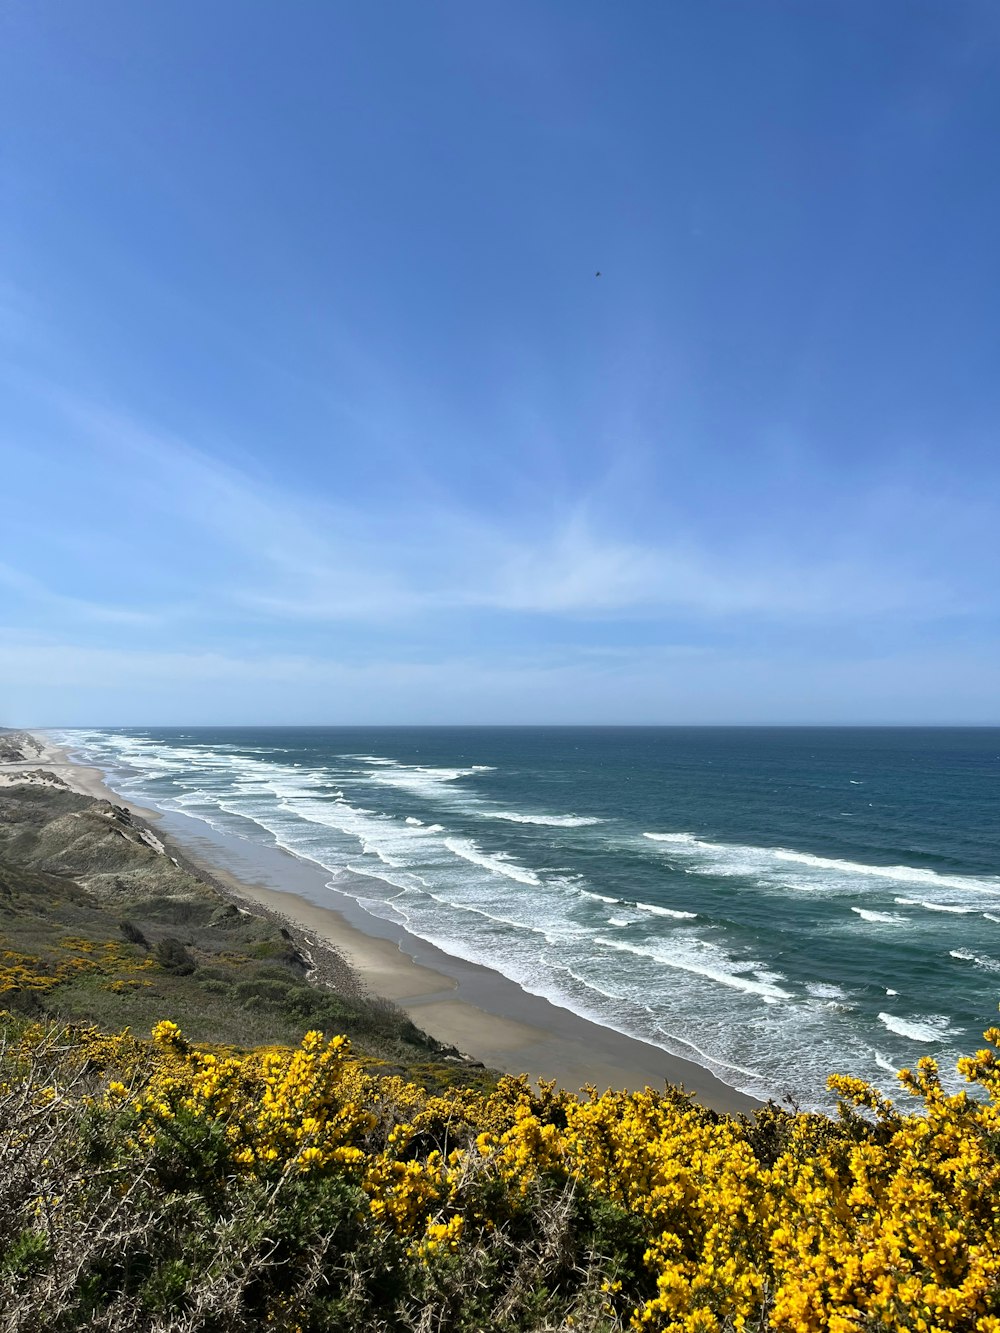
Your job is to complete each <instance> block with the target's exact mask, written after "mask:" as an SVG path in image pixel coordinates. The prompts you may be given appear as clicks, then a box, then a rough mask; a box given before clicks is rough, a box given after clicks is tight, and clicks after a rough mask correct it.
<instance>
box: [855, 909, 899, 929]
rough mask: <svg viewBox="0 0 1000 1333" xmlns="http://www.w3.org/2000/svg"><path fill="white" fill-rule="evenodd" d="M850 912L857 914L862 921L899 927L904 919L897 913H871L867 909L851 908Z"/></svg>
mask: <svg viewBox="0 0 1000 1333" xmlns="http://www.w3.org/2000/svg"><path fill="white" fill-rule="evenodd" d="M851 911H852V912H857V914H858V916H859V917H860V918H861V920H862V921H882V922H887V923H891V924H895V925H899V924H900V922H902V921H905V919H906V918H905V917H902V916H900V915H899V913H898V912H872V911H870V910H869V909H868V908H867V907H852V908H851Z"/></svg>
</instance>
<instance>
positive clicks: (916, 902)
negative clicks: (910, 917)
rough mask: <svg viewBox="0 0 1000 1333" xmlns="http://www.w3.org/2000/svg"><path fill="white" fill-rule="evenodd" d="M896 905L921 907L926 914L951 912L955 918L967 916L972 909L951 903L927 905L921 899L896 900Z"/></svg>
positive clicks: (927, 903) (973, 909)
mask: <svg viewBox="0 0 1000 1333" xmlns="http://www.w3.org/2000/svg"><path fill="white" fill-rule="evenodd" d="M895 901H896V902H897V903H900V904H902V905H903V906H905V907H923V908H925V909H926V910H927V911H928V912H952V913H954V915H955V916H968V915H969V914H970V912H974V911H975V910H976V909H975V908H974V907H958V906H956V905H955V904H953V903H929V902H926V901H925V900H924V899H923V898H896V899H895Z"/></svg>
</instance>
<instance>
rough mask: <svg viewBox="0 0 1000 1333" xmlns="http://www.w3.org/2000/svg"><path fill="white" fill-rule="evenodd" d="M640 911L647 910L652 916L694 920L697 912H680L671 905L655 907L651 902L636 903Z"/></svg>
mask: <svg viewBox="0 0 1000 1333" xmlns="http://www.w3.org/2000/svg"><path fill="white" fill-rule="evenodd" d="M635 905H636V907H637V908H638V909H639V911H640V912H649V913H651V915H653V916H672V917H674V918H675V919H676V920H678V921H694V919H695V918H696V917H697V915H698V913H697V912H681V911H679V910H678V909H676V908H673V907H657V906H655V905H654V904H653V903H636V904H635Z"/></svg>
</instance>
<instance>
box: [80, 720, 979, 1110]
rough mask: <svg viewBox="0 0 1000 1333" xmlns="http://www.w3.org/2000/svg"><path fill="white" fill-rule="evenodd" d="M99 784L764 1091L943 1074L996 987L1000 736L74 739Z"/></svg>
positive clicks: (264, 734)
mask: <svg viewBox="0 0 1000 1333" xmlns="http://www.w3.org/2000/svg"><path fill="white" fill-rule="evenodd" d="M60 739H62V740H63V741H64V742H66V743H68V744H70V745H71V746H72V747H73V749H74V750H75V751H76V752H77V753H78V754H79V755H80V756H81V757H83V758H86V759H87V760H88V761H89V762H92V763H95V764H97V765H99V766H100V767H102V768H103V769H104V770H105V771H106V773H107V774H108V778H109V782H110V784H111V785H112V786H113V787H114V788H115V789H116V790H118V791H120V792H121V793H123V794H124V795H127V796H129V797H132V798H134V799H135V800H137V801H139V802H142V803H144V804H147V805H154V806H158V807H160V808H162V809H166V810H173V811H178V812H182V813H183V814H185V815H188V816H191V817H193V818H195V819H198V820H203V821H205V822H207V823H208V824H211V825H214V826H215V827H217V828H219V829H223V830H225V831H227V832H228V833H230V834H236V835H238V836H239V837H242V838H245V839H248V840H250V841H251V842H253V841H258V842H269V843H272V844H274V843H277V844H278V845H280V846H282V847H284V848H286V849H288V850H289V851H291V852H294V853H295V854H296V855H297V856H300V857H303V858H307V859H308V860H310V861H312V862H315V863H316V864H317V865H319V866H321V867H323V868H324V869H325V871H326V872H327V873H328V875H329V880H328V886H329V891H330V895H331V897H330V901H331V905H332V906H336V905H337V902H338V899H340V897H341V895H347V896H348V897H350V898H352V899H354V900H356V901H357V902H358V903H360V904H361V905H362V907H363V908H364V909H365V910H366V911H368V912H369V913H371V914H372V915H374V916H376V917H381V918H383V919H386V920H389V921H392V922H394V923H396V924H398V925H400V926H402V927H404V928H405V929H406V930H408V931H410V932H412V934H414V935H416V936H419V937H421V938H422V939H425V940H428V941H430V942H432V943H433V944H435V945H437V946H438V947H439V948H441V949H443V950H444V951H445V952H447V953H450V954H452V955H455V956H457V957H460V958H463V959H467V960H469V961H472V962H477V963H482V964H484V965H486V966H488V967H491V968H495V969H496V970H498V971H500V972H502V973H504V974H505V975H506V976H508V977H510V978H512V979H513V980H514V981H516V982H517V983H518V984H519V985H521V986H522V987H523V988H524V989H525V990H528V991H531V992H533V993H536V994H541V995H545V996H546V997H548V998H549V999H551V1000H553V1001H555V1002H556V1003H558V1004H560V1005H563V1006H565V1007H566V1008H569V1009H572V1010H574V1011H576V1012H577V1013H580V1014H582V1015H584V1016H586V1017H589V1018H593V1019H596V1020H597V1021H599V1022H601V1023H603V1024H605V1025H607V1026H609V1027H612V1028H616V1029H618V1030H619V1031H621V1032H624V1033H628V1034H629V1035H631V1036H636V1037H640V1038H642V1039H644V1040H646V1041H649V1042H652V1043H654V1044H656V1045H659V1046H662V1047H664V1048H665V1049H667V1050H670V1051H672V1052H673V1053H675V1054H677V1055H681V1056H684V1057H686V1058H689V1059H694V1060H697V1061H698V1062H700V1063H701V1064H703V1065H706V1066H707V1067H709V1068H710V1069H711V1070H712V1071H713V1072H714V1073H716V1074H717V1075H718V1076H719V1077H721V1078H722V1079H724V1080H725V1081H726V1082H728V1083H730V1084H731V1085H733V1086H734V1087H738V1088H740V1089H742V1090H744V1091H747V1092H750V1093H753V1094H756V1095H758V1096H767V1095H772V1094H777V1095H782V1094H784V1093H785V1092H786V1091H791V1092H792V1093H793V1094H794V1095H796V1096H797V1097H798V1098H799V1099H800V1101H801V1103H802V1104H803V1105H807V1106H828V1105H829V1098H828V1095H827V1094H826V1092H825V1088H824V1084H825V1078H826V1075H827V1073H829V1072H831V1071H833V1070H842V1071H846V1072H850V1073H854V1074H858V1075H861V1076H864V1077H866V1078H868V1079H870V1080H872V1081H873V1082H875V1083H876V1084H878V1085H880V1086H881V1087H883V1088H884V1089H885V1090H887V1091H889V1092H891V1091H892V1090H893V1089H894V1087H895V1080H894V1078H893V1076H892V1071H894V1070H895V1069H896V1068H898V1067H899V1066H900V1065H901V1064H912V1063H913V1062H914V1061H915V1060H916V1059H918V1058H919V1057H920V1056H922V1055H932V1056H935V1057H936V1058H938V1059H939V1060H941V1062H942V1064H943V1065H944V1066H950V1065H951V1063H952V1062H953V1060H954V1058H955V1057H956V1056H957V1055H958V1054H960V1053H962V1052H964V1051H967V1050H971V1049H974V1048H975V1047H976V1046H977V1045H979V1044H981V1041H980V1038H981V1033H982V1030H983V1028H984V1027H986V1026H988V1025H990V1024H992V1023H993V1022H994V1021H995V1020H996V1018H997V1001H998V999H1000V729H996V728H992V729H956V730H951V729H901V728H893V729H884V730H882V729H867V728H866V729H856V730H855V729H847V728H836V729H804V728H803V729H800V728H775V729H769V728H732V729H727V728H621V729H617V728H579V729H576V728H551V729H550V728H537V727H535V728H496V729H493V728H440V727H438V728H426V729H424V728H353V727H352V728H314V729H312V728H310V729H305V728H292V729H279V728H241V729H231V728H226V729H185V730H164V729H152V730H140V729H127V730H120V729H119V730H107V731H74V732H66V733H63V735H62V736H61V737H60Z"/></svg>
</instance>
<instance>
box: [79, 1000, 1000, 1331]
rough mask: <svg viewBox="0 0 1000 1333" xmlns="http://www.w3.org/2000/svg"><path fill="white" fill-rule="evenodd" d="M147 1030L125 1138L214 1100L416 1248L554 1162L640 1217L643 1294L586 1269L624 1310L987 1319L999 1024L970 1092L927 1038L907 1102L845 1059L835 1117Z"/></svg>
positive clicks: (433, 1250)
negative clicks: (930, 1049)
mask: <svg viewBox="0 0 1000 1333" xmlns="http://www.w3.org/2000/svg"><path fill="white" fill-rule="evenodd" d="M153 1037H154V1043H155V1051H156V1053H157V1055H156V1060H155V1064H154V1071H153V1073H152V1074H151V1075H150V1076H149V1077H148V1078H147V1079H146V1080H145V1082H144V1084H143V1085H142V1086H141V1087H137V1086H136V1085H135V1084H134V1083H133V1084H132V1085H131V1091H128V1092H127V1091H126V1085H125V1084H124V1083H123V1082H121V1081H120V1080H114V1081H112V1082H110V1083H109V1084H108V1087H107V1097H106V1104H107V1106H108V1109H109V1111H110V1112H112V1113H118V1114H127V1115H131V1116H134V1118H135V1120H136V1121H137V1125H136V1128H135V1133H136V1137H137V1141H140V1142H141V1141H143V1140H144V1137H145V1141H152V1140H154V1139H155V1136H156V1135H157V1134H158V1133H160V1132H166V1131H167V1127H168V1126H170V1125H173V1127H174V1131H175V1132H176V1129H177V1124H178V1123H179V1122H183V1121H184V1120H185V1119H193V1120H195V1121H204V1120H210V1121H211V1122H212V1124H213V1125H214V1126H216V1127H217V1128H218V1130H219V1132H220V1134H221V1135H222V1136H223V1140H224V1142H225V1144H226V1145H228V1150H229V1154H230V1161H231V1164H232V1169H233V1170H234V1171H238V1172H250V1173H258V1174H263V1175H266V1174H267V1173H275V1172H284V1171H286V1170H287V1171H293V1172H296V1173H304V1174H306V1175H310V1174H313V1173H323V1172H326V1173H331V1172H334V1173H337V1174H340V1175H346V1176H348V1177H349V1178H350V1180H351V1181H352V1182H353V1184H354V1185H355V1186H357V1187H358V1188H359V1189H360V1191H361V1194H360V1196H359V1197H361V1198H362V1199H363V1200H367V1205H366V1206H367V1209H368V1211H369V1213H370V1217H371V1219H372V1222H373V1223H374V1224H375V1225H377V1226H383V1227H385V1228H386V1229H387V1230H389V1231H391V1232H394V1233H396V1234H397V1235H399V1236H400V1237H403V1238H404V1240H405V1241H406V1243H407V1245H408V1248H409V1251H410V1253H411V1254H412V1255H414V1256H416V1257H417V1259H418V1261H419V1262H422V1263H427V1264H434V1263H437V1262H439V1261H440V1260H441V1256H446V1255H449V1254H454V1253H456V1252H459V1251H461V1249H462V1247H463V1246H464V1245H466V1244H473V1243H475V1239H476V1237H478V1236H481V1235H483V1234H485V1233H488V1232H490V1231H492V1230H493V1229H494V1228H495V1227H502V1226H503V1225H505V1218H506V1217H513V1216H515V1215H516V1214H517V1212H518V1210H519V1209H522V1208H524V1207H525V1206H526V1204H525V1201H526V1200H527V1199H529V1198H530V1197H531V1195H532V1192H533V1191H537V1190H538V1189H540V1188H544V1187H545V1185H546V1183H549V1184H556V1185H559V1186H560V1187H562V1188H566V1189H571V1188H585V1189H587V1190H589V1191H592V1192H593V1193H594V1194H596V1195H598V1196H600V1197H602V1198H603V1199H604V1200H606V1201H607V1203H608V1204H609V1205H612V1206H614V1207H615V1208H617V1209H619V1210H621V1212H622V1214H625V1215H628V1216H629V1217H630V1218H632V1219H634V1220H635V1222H636V1223H637V1224H638V1225H639V1226H640V1227H641V1233H642V1235H643V1236H644V1237H645V1240H644V1242H643V1243H644V1245H645V1253H644V1257H643V1263H644V1265H645V1268H646V1271H647V1274H648V1278H649V1283H650V1286H649V1288H648V1289H647V1296H646V1298H645V1299H643V1300H641V1301H636V1300H633V1302H632V1303H631V1304H629V1303H628V1301H627V1290H624V1289H623V1285H622V1283H621V1281H619V1280H618V1279H617V1278H614V1279H609V1280H608V1281H606V1282H605V1283H604V1284H603V1286H602V1287H601V1293H602V1294H601V1299H602V1300H603V1301H605V1302H606V1304H605V1306H604V1309H605V1311H606V1312H607V1315H608V1317H609V1318H612V1319H614V1320H616V1321H620V1320H622V1319H624V1320H625V1321H626V1322H630V1323H631V1325H632V1327H633V1328H634V1329H636V1330H649V1331H653V1330H656V1331H658V1333H723V1330H727V1331H728V1330H736V1333H742V1330H748V1331H749V1330H757V1329H761V1328H764V1327H766V1328H767V1329H769V1330H772V1333H867V1331H868V1330H912V1331H913V1333H973V1330H974V1331H975V1333H1000V1317H998V1315H1000V1056H998V1052H997V1045H998V1043H1000V1030H998V1029H993V1030H991V1031H990V1032H989V1033H987V1040H988V1042H989V1043H990V1045H989V1047H988V1048H987V1049H984V1050H982V1051H979V1052H977V1053H976V1054H975V1055H974V1056H970V1057H968V1058H966V1059H963V1060H962V1061H960V1063H959V1070H960V1072H961V1074H962V1075H963V1076H964V1078H965V1079H966V1080H967V1081H968V1083H969V1084H970V1085H971V1087H972V1094H970V1092H966V1091H961V1092H958V1093H954V1094H949V1093H947V1092H946V1091H945V1090H944V1088H943V1086H942V1084H941V1081H940V1079H939V1077H938V1071H937V1067H936V1066H935V1064H934V1062H933V1061H932V1060H922V1061H920V1063H919V1064H918V1065H917V1067H916V1069H915V1070H912V1071H910V1070H903V1071H902V1072H901V1073H900V1075H899V1079H900V1083H901V1086H902V1088H903V1090H904V1091H905V1092H906V1093H907V1094H908V1095H909V1096H911V1097H912V1098H913V1099H914V1102H915V1105H916V1110H914V1111H910V1112H904V1111H902V1110H900V1109H899V1108H898V1107H897V1106H896V1105H894V1104H893V1103H892V1102H891V1101H889V1100H888V1099H887V1098H885V1097H884V1096H882V1095H881V1094H879V1093H878V1092H877V1091H876V1090H875V1089H873V1088H871V1087H870V1086H868V1085H867V1084H865V1083H864V1082H862V1081H860V1080H858V1079H853V1078H849V1077H842V1076H840V1077H835V1078H832V1079H831V1080H830V1085H831V1087H832V1088H833V1089H834V1090H835V1091H836V1092H837V1093H838V1095H839V1097H840V1098H841V1101H842V1110H841V1115H840V1117H839V1118H838V1119H835V1120H834V1119H830V1118H828V1117H825V1116H820V1115H812V1114H803V1113H799V1114H796V1115H792V1114H790V1113H787V1112H784V1111H781V1110H779V1109H778V1108H777V1107H774V1106H771V1107H767V1108H763V1109H762V1110H761V1111H759V1112H758V1113H757V1115H756V1116H755V1117H751V1118H742V1117H740V1118H734V1117H727V1116H720V1115H717V1114H715V1113H713V1112H711V1111H709V1110H706V1109H705V1108H703V1107H700V1106H698V1105H697V1104H696V1103H694V1102H693V1101H692V1100H690V1099H689V1098H688V1097H687V1096H685V1095H683V1094H681V1093H678V1092H676V1091H673V1090H670V1089H668V1090H667V1091H666V1092H662V1093H661V1092H657V1091H654V1090H652V1089H650V1088H647V1089H645V1090H644V1091H642V1092H605V1093H603V1094H602V1093H598V1092H597V1090H596V1089H593V1088H591V1089H588V1090H586V1091H585V1093H584V1094H582V1095H580V1096H576V1095H572V1094H569V1093H566V1092H562V1091H558V1090H557V1089H556V1088H555V1087H554V1085H552V1084H543V1085H542V1087H541V1089H540V1091H538V1092H537V1093H536V1092H533V1091H532V1089H531V1087H530V1086H529V1084H528V1082H527V1080H526V1079H514V1078H503V1079H501V1080H500V1081H499V1083H498V1085H497V1086H496V1088H495V1089H494V1090H493V1091H492V1092H490V1093H488V1094H480V1093H475V1092H470V1091H467V1090H459V1091H456V1092H454V1093H452V1094H449V1095H447V1096H428V1095H427V1094H426V1093H425V1092H424V1091H423V1090H422V1089H420V1088H419V1087H416V1086H415V1085H413V1084H409V1083H406V1082H405V1081H403V1080H402V1079H399V1078H394V1077H384V1076H382V1077H380V1076H378V1075H376V1074H370V1073H367V1072H365V1070H364V1069H363V1068H362V1067H361V1065H360V1064H358V1063H357V1062H356V1061H355V1060H354V1059H352V1057H351V1054H350V1046H349V1043H348V1042H347V1041H346V1040H345V1039H344V1038H342V1037H334V1038H333V1039H332V1040H327V1039H326V1038H324V1037H323V1035H322V1034H321V1033H319V1032H309V1033H307V1034H306V1036H305V1037H304V1038H303V1040H302V1042H301V1045H300V1046H299V1047H298V1048H297V1049H295V1050H262V1051H257V1052H252V1053H250V1054H246V1055H238V1054H236V1055H234V1054H215V1053H213V1052H210V1051H205V1050H200V1049H197V1048H194V1047H192V1046H191V1045H190V1044H189V1043H188V1042H187V1041H186V1040H185V1039H184V1037H183V1034H182V1033H181V1031H180V1029H179V1028H178V1027H177V1026H176V1024H174V1023H171V1022H169V1021H166V1020H165V1021H163V1022H161V1023H158V1024H157V1025H156V1027H155V1028H154V1030H153ZM88 1040H90V1041H93V1042H94V1043H95V1046H96V1044H97V1043H98V1041H99V1040H103V1041H106V1040H107V1039H99V1038H98V1037H97V1035H96V1034H92V1035H91V1036H90V1037H89V1038H88ZM133 1098H134V1100H131V1099H133ZM765 1144H769V1145H770V1147H769V1148H765V1147H762V1145H765ZM484 1182H485V1184H489V1189H485V1188H484ZM486 1198H489V1200H490V1203H489V1204H488V1205H487V1204H485V1203H484V1199H486ZM649 1291H652V1293H653V1294H651V1295H650V1294H648V1292H649ZM613 1326H619V1327H620V1323H618V1324H616V1325H613Z"/></svg>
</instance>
